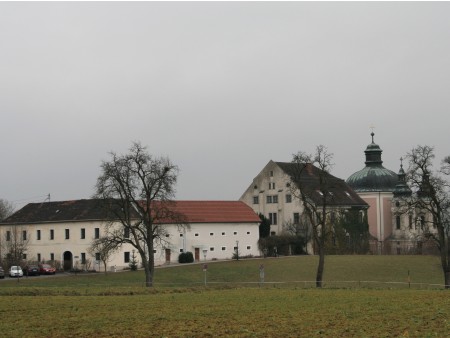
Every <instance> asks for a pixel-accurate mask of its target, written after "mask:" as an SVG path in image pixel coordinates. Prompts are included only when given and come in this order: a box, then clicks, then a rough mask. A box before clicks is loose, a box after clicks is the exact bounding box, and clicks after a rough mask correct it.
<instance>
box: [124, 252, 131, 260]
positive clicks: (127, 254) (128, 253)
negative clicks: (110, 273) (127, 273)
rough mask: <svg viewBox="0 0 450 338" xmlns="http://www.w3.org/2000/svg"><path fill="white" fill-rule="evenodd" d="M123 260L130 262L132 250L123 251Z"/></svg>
mask: <svg viewBox="0 0 450 338" xmlns="http://www.w3.org/2000/svg"><path fill="white" fill-rule="evenodd" d="M123 261H124V262H125V263H130V252H129V251H125V252H124V253H123Z"/></svg>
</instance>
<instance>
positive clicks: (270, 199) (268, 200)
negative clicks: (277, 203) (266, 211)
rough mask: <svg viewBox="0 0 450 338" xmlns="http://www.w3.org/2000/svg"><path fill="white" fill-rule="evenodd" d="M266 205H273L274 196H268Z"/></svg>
mask: <svg viewBox="0 0 450 338" xmlns="http://www.w3.org/2000/svg"><path fill="white" fill-rule="evenodd" d="M266 203H268V204H269V203H272V196H266Z"/></svg>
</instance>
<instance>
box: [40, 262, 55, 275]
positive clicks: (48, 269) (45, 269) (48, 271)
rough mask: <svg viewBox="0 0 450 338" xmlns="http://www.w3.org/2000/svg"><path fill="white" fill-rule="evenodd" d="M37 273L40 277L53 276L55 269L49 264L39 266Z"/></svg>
mask: <svg viewBox="0 0 450 338" xmlns="http://www.w3.org/2000/svg"><path fill="white" fill-rule="evenodd" d="M39 272H40V273H41V275H54V274H55V272H56V269H55V268H54V267H53V266H51V265H50V264H39Z"/></svg>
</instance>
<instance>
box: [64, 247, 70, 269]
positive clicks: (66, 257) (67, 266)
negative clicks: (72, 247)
mask: <svg viewBox="0 0 450 338" xmlns="http://www.w3.org/2000/svg"><path fill="white" fill-rule="evenodd" d="M63 258H64V271H69V270H71V269H72V253H71V252H70V251H66V252H64V257H63Z"/></svg>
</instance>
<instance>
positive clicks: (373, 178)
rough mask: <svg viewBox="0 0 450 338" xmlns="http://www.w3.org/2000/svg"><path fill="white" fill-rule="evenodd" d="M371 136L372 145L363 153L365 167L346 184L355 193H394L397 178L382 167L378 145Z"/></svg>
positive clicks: (393, 173) (390, 171) (380, 151)
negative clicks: (364, 155)
mask: <svg viewBox="0 0 450 338" xmlns="http://www.w3.org/2000/svg"><path fill="white" fill-rule="evenodd" d="M371 135H372V143H371V144H369V145H368V146H367V148H366V150H365V151H364V153H365V154H366V162H365V164H366V167H365V168H363V169H361V170H360V171H357V172H356V173H354V174H353V175H351V176H350V177H349V178H348V179H347V184H348V185H349V186H350V187H351V188H352V189H353V190H355V191H356V192H372V191H373V192H386V191H394V190H395V186H396V185H397V181H398V176H397V174H396V173H395V172H393V171H392V170H389V169H386V168H385V167H383V165H382V164H383V161H382V160H381V153H382V152H383V151H382V150H381V148H380V146H379V145H378V144H375V142H374V140H373V137H374V135H375V134H374V133H372V134H371Z"/></svg>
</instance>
